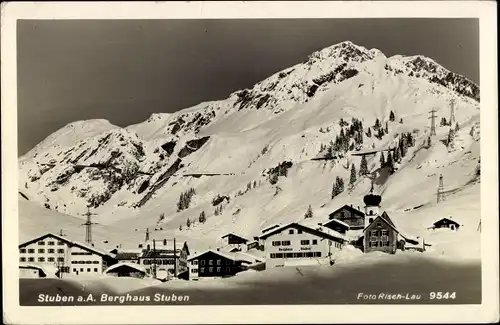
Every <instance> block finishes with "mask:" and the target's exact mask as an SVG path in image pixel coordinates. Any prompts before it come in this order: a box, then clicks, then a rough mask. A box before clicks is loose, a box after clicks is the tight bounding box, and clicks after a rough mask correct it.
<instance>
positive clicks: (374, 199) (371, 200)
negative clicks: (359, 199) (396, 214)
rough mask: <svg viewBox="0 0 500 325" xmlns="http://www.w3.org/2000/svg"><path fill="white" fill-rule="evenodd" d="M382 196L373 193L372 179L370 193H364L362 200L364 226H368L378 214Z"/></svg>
mask: <svg viewBox="0 0 500 325" xmlns="http://www.w3.org/2000/svg"><path fill="white" fill-rule="evenodd" d="M381 201H382V197H381V196H380V195H377V194H373V180H372V186H371V189H370V193H369V194H367V195H365V196H364V198H363V202H365V227H366V226H368V225H369V224H370V223H371V222H372V221H373V220H375V218H376V217H377V216H378V215H379V208H380V202H381Z"/></svg>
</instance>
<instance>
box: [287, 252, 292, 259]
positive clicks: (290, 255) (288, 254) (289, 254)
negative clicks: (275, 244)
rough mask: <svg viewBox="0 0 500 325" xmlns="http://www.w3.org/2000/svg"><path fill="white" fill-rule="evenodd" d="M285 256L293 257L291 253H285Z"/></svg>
mask: <svg viewBox="0 0 500 325" xmlns="http://www.w3.org/2000/svg"><path fill="white" fill-rule="evenodd" d="M285 257H286V258H293V253H285Z"/></svg>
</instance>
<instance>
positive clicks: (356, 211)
mask: <svg viewBox="0 0 500 325" xmlns="http://www.w3.org/2000/svg"><path fill="white" fill-rule="evenodd" d="M342 209H347V210H350V211H352V212H353V213H355V214H357V215H359V216H363V217H364V216H365V214H364V212H362V211H360V210H358V209H356V208H354V207H352V206H350V205H347V204H345V205H344V206H343V207H340V208H338V209H337V210H335V211H333V212H332V213H330V214H329V216H331V215H332V214H334V213H336V212H339V211H340V210H342Z"/></svg>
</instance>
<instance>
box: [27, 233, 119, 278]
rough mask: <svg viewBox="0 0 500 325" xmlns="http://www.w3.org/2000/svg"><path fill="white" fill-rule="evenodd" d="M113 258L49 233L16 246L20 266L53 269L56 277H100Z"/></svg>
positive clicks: (112, 261) (92, 248)
mask: <svg viewBox="0 0 500 325" xmlns="http://www.w3.org/2000/svg"><path fill="white" fill-rule="evenodd" d="M113 263H114V259H113V258H112V257H111V256H109V255H108V254H106V253H104V252H101V251H100V250H97V249H95V248H94V247H90V246H88V245H85V244H81V243H78V242H75V241H71V240H69V239H68V238H66V237H64V236H59V235H55V234H53V233H48V234H45V235H43V236H40V237H37V238H34V239H32V240H30V241H27V242H25V243H22V244H21V245H19V266H20V268H23V266H27V265H39V266H40V267H42V268H43V267H46V268H50V267H54V266H55V267H56V268H57V270H58V274H59V276H62V277H63V276H64V273H71V274H74V275H100V274H102V273H103V271H104V270H105V269H106V268H107V267H108V266H109V265H111V264H113Z"/></svg>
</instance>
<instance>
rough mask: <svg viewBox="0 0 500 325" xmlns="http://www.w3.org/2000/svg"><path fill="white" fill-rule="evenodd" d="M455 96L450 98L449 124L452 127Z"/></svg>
mask: <svg viewBox="0 0 500 325" xmlns="http://www.w3.org/2000/svg"><path fill="white" fill-rule="evenodd" d="M455 101H456V99H455V97H452V98H451V101H450V126H451V127H454V124H455Z"/></svg>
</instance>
